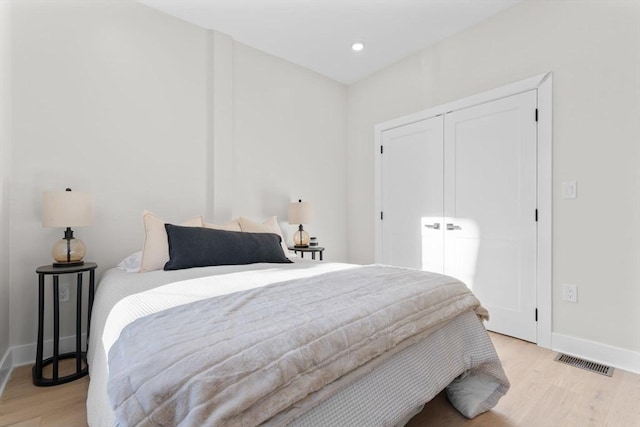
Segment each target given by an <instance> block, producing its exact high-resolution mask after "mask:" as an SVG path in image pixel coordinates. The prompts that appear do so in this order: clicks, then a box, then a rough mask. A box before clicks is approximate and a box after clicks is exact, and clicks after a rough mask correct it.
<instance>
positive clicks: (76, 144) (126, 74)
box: [10, 1, 207, 345]
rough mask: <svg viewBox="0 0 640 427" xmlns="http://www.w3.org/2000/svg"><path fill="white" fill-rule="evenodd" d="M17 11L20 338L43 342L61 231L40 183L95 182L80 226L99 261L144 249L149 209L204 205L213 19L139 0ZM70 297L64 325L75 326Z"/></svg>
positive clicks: (89, 185) (15, 286) (184, 212)
mask: <svg viewBox="0 0 640 427" xmlns="http://www.w3.org/2000/svg"><path fill="white" fill-rule="evenodd" d="M11 21H12V24H13V26H12V45H13V47H14V55H13V61H12V76H13V80H12V89H13V95H14V103H13V111H12V115H13V120H12V121H13V134H12V150H13V158H12V175H11V177H12V179H11V208H10V210H11V213H10V220H11V232H10V239H11V242H10V246H11V253H10V265H11V271H10V278H11V280H10V281H11V343H12V345H20V344H27V343H31V342H34V341H35V334H36V330H37V326H36V321H37V315H36V313H37V298H38V297H37V295H38V294H37V276H36V274H35V272H34V270H35V268H36V267H37V266H39V265H43V264H48V263H50V262H51V256H50V249H51V246H52V245H53V243H54V242H55V240H57V239H60V238H61V237H62V232H63V230H59V229H48V228H47V229H43V228H42V225H41V210H40V205H41V193H42V191H45V190H64V188H65V187H67V186H68V187H71V188H73V189H75V190H83V191H90V192H93V193H94V195H95V212H96V217H95V222H94V225H93V226H91V227H86V228H79V229H77V230H75V235H76V237H79V238H81V239H82V240H83V241H84V242H85V244H86V245H87V256H86V259H87V260H91V261H96V262H97V263H98V264H99V266H100V271H102V270H104V268H106V267H109V266H114V265H115V264H117V262H118V261H119V260H120V259H122V258H123V257H124V256H126V255H128V254H130V253H132V252H134V251H136V250H139V249H140V248H141V245H142V241H143V238H144V233H143V228H142V222H141V213H142V211H143V209H149V210H151V211H154V212H157V213H158V214H160V215H162V216H164V217H166V218H167V219H169V220H172V221H179V220H181V219H183V218H186V217H190V216H193V215H197V214H202V213H203V212H204V207H205V206H204V195H205V192H206V191H205V188H206V179H205V171H206V162H205V157H204V153H205V150H206V111H205V104H206V90H205V88H206V71H207V68H206V65H207V63H206V46H205V41H206V31H205V30H202V29H199V28H197V27H195V26H192V25H189V24H186V23H184V22H182V21H179V20H177V19H174V18H171V17H169V16H166V15H164V14H161V13H159V12H155V11H153V10H151V9H148V8H147V7H145V6H142V5H139V4H137V3H135V2H133V1H132V2H111V1H98V2H84V3H83V2H77V1H56V2H31V1H16V2H14V3H13V9H12V16H11ZM69 277H70V276H66V277H65V278H66V279H68V278H69ZM69 280H70V279H69ZM49 286H50V283H49ZM72 301H73V300H72ZM49 306H50V304H49ZM67 306H68V307H67ZM71 306H72V304H67V305H65V307H64V308H63V309H64V316H63V317H62V325H61V334H62V335H63V336H64V335H66V334H71V333H73V331H74V329H73V328H74V327H75V325H74V323H73V320H72V319H73V314H72V313H73V310H72V307H71ZM49 334H50V331H49Z"/></svg>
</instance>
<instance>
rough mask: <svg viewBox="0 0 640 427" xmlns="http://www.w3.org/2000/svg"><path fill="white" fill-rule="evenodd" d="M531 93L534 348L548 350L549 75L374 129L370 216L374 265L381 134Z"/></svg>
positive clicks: (378, 246)
mask: <svg viewBox="0 0 640 427" xmlns="http://www.w3.org/2000/svg"><path fill="white" fill-rule="evenodd" d="M534 89H535V90H536V91H537V97H538V135H537V137H538V146H537V165H536V171H537V177H536V185H537V194H536V196H537V202H538V224H537V225H538V226H537V249H536V257H537V260H536V273H537V277H536V303H537V311H538V321H537V325H536V327H537V344H538V345H539V346H541V347H545V348H551V333H552V310H553V303H552V290H553V223H552V219H553V211H552V209H553V122H552V119H553V111H552V108H553V105H552V90H553V79H552V74H551V73H550V72H549V73H545V74H539V75H537V76H534V77H530V78H528V79H524V80H521V81H518V82H514V83H510V84H508V85H505V86H501V87H499V88H495V89H491V90H488V91H485V92H481V93H479V94H476V95H472V96H469V97H466V98H463V99H459V100H456V101H453V102H449V103H446V104H442V105H439V106H436V107H433V108H429V109H427V110H423V111H419V112H416V113H413V114H409V115H407V116H404V117H399V118H396V119H393V120H389V121H386V122H383V123H379V124H377V125H375V127H374V132H375V146H374V149H375V152H374V153H375V156H374V158H375V159H376V160H375V162H374V175H375V178H374V179H375V210H374V213H373V214H374V223H375V260H376V262H377V263H380V262H381V261H382V221H381V219H380V212H381V209H382V197H381V194H382V193H381V192H382V174H381V172H382V157H381V155H380V152H381V146H382V134H383V132H384V131H387V130H390V129H393V128H396V127H400V126H404V125H408V124H411V123H414V122H417V121H420V120H425V119H428V118H431V117H435V116H438V115H442V114H446V113H449V112H451V111H456V110H460V109H462V108H468V107H472V106H474V105H478V104H484V103H486V102H490V101H495V100H497V99H501V98H506V97H509V96H512V95H517V94H520V93H523V92H527V91H530V90H534ZM382 155H384V154H382Z"/></svg>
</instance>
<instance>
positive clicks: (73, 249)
mask: <svg viewBox="0 0 640 427" xmlns="http://www.w3.org/2000/svg"><path fill="white" fill-rule="evenodd" d="M85 252H86V249H85V246H84V243H83V242H82V240H80V239H75V238H71V239H61V240H58V241H57V242H56V243H55V244H54V245H53V248H52V249H51V255H52V256H53V259H54V260H55V261H56V262H55V263H53V266H55V267H72V266H77V265H82V264H84V261H82V259H83V258H84V254H85Z"/></svg>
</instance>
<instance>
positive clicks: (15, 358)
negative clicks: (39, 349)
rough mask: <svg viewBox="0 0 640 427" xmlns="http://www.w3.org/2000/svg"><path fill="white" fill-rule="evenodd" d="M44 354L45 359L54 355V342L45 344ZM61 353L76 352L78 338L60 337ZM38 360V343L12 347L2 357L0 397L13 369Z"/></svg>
mask: <svg viewBox="0 0 640 427" xmlns="http://www.w3.org/2000/svg"><path fill="white" fill-rule="evenodd" d="M86 338H87V336H86V334H82V336H81V340H82V348H83V349H84V348H86V342H87V341H86ZM43 344H44V345H43V354H44V357H45V359H46V358H47V357H50V356H51V355H52V354H53V340H52V339H51V340H47V341H45V342H44V343H43ZM59 345H60V348H59V353H60V354H63V353H70V352H72V351H75V350H76V336H75V335H71V336H68V337H60V343H59ZM35 360H36V343H31V344H25V345H18V346H14V347H10V348H9V349H8V350H7V352H6V353H5V354H4V356H3V357H2V361H1V362H0V396H2V393H3V392H4V388H5V386H6V385H7V381H9V377H10V376H11V371H12V370H13V368H16V367H18V366H24V365H32V364H34V363H35Z"/></svg>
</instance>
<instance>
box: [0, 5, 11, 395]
mask: <svg viewBox="0 0 640 427" xmlns="http://www.w3.org/2000/svg"><path fill="white" fill-rule="evenodd" d="M9 6H10V4H9V2H7V1H4V0H1V1H0V388H1V387H2V381H3V367H2V359H3V357H4V356H5V354H6V353H7V350H8V348H9V306H10V305H9V257H8V254H9V253H10V252H9V248H10V247H9V176H10V171H11V163H10V161H9V160H10V158H11V144H10V137H11V128H10V126H11V116H10V111H11V76H10V67H9V62H10V59H11V51H10V47H11V46H10V34H11V31H10V29H11V20H10V19H9Z"/></svg>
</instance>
